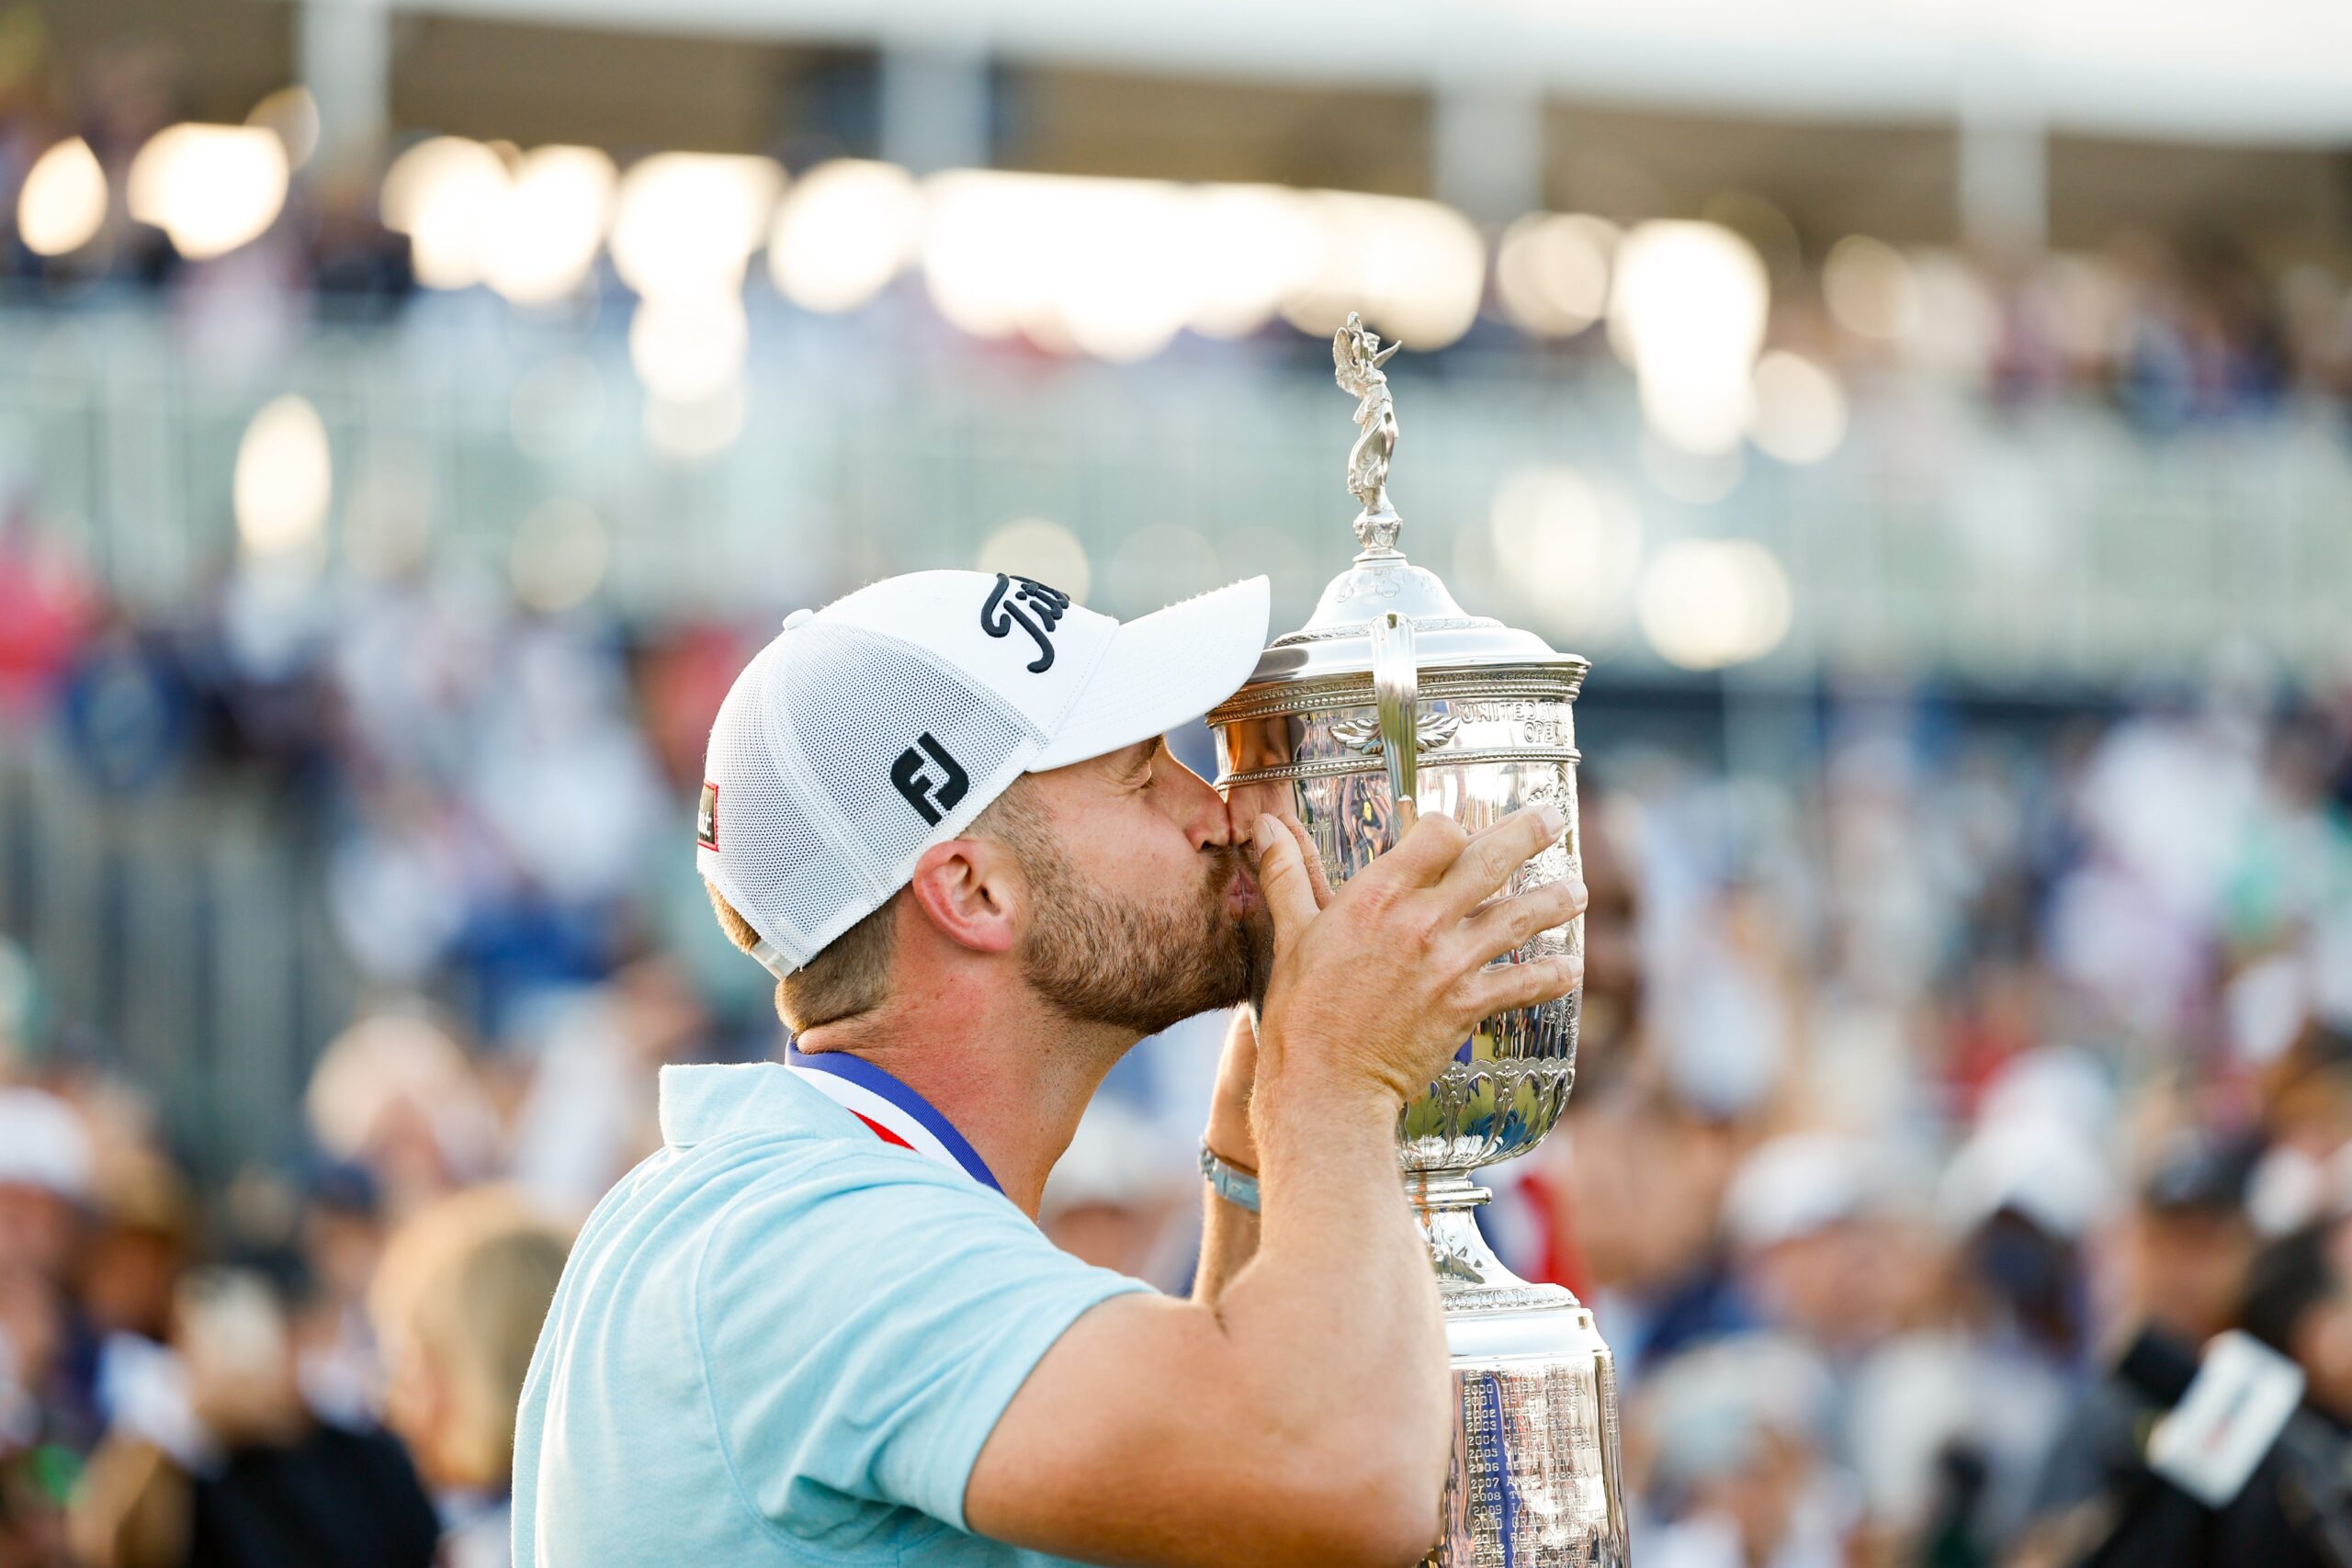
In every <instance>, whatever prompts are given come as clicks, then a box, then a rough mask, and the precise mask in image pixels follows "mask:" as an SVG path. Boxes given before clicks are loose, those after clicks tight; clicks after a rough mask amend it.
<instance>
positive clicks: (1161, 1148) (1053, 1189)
mask: <svg viewBox="0 0 2352 1568" xmlns="http://www.w3.org/2000/svg"><path fill="white" fill-rule="evenodd" d="M1192 1179H1193V1167H1192V1162H1191V1161H1190V1160H1189V1159H1187V1158H1186V1157H1185V1152H1184V1150H1183V1149H1182V1148H1180V1147H1178V1146H1176V1145H1175V1144H1174V1143H1173V1142H1172V1141H1171V1140H1170V1139H1169V1138H1168V1137H1167V1136H1166V1135H1165V1134H1162V1133H1161V1132H1160V1130H1159V1128H1158V1127H1157V1126H1155V1125H1153V1124H1152V1122H1150V1121H1149V1120H1148V1118H1146V1117H1145V1116H1144V1115H1143V1114H1142V1113H1141V1112H1139V1111H1135V1110H1134V1109H1132V1108H1130V1107H1129V1106H1127V1105H1125V1104H1123V1103H1121V1102H1120V1101H1118V1100H1113V1099H1109V1098H1107V1097H1104V1098H1098V1099H1097V1100H1095V1101H1094V1103H1093V1104H1091V1105H1090V1106H1088V1107H1087V1108H1086V1114H1085V1116H1084V1117H1083V1118H1081V1119H1080V1122H1079V1123H1078V1134H1077V1136H1075V1137H1073V1138H1071V1139H1070V1143H1069V1152H1068V1153H1066V1154H1064V1155H1063V1156H1062V1157H1061V1159H1060V1160H1059V1161H1058V1162H1057V1164H1056V1165H1055V1166H1054V1169H1053V1174H1052V1175H1051V1176H1049V1177H1047V1178H1046V1193H1045V1201H1044V1202H1043V1203H1042V1204H1041V1205H1040V1207H1041V1209H1042V1210H1043V1212H1045V1213H1059V1212H1062V1211H1066V1210H1069V1209H1076V1208H1080V1207H1084V1206H1086V1205H1088V1204H1094V1203H1105V1204H1110V1205H1113V1206H1114V1207H1118V1208H1128V1207H1132V1206H1135V1205H1138V1204H1148V1203H1155V1202H1157V1201H1159V1200H1160V1199H1162V1198H1165V1197H1168V1196H1169V1195H1170V1194H1171V1193H1174V1192H1181V1191H1184V1190H1187V1189H1188V1188H1189V1187H1190V1185H1191V1183H1192Z"/></svg>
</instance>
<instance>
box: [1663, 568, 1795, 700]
mask: <svg viewBox="0 0 2352 1568" xmlns="http://www.w3.org/2000/svg"><path fill="white" fill-rule="evenodd" d="M1791 613H1792V612H1791V599H1790V591H1789V578H1788V573H1787V572H1786V571H1784V570H1781V562H1780V559H1779V558H1777V557H1775V556H1774V555H1773V554H1772V552H1771V551H1770V550H1769V549H1767V548H1766V547H1764V546H1762V545H1759V544H1758V543H1756V542H1755V541H1754V540H1751V539H1680V540H1677V541H1676V542H1674V543H1673V544H1670V545H1668V546H1667V547H1665V548H1663V549H1661V550H1659V551H1658V552H1657V556H1656V557H1655V558H1653V559H1652V560H1651V562H1650V565H1649V570H1647V571H1646V572H1645V573H1644V575H1643V579H1642V589H1641V607H1640V614H1641V623H1642V635H1643V636H1645V637H1647V638H1648V639H1649V642H1650V646H1651V647H1652V648H1654V649H1657V654H1658V657H1659V658H1661V659H1663V660H1666V661H1667V662H1668V663H1669V664H1676V665H1679V666H1681V667H1682V668H1683V669H1685V670H1720V669H1724V668H1725V667H1726V666H1729V665H1733V664H1745V663H1747V661H1749V660H1755V659H1760V658H1762V657H1763V656H1764V655H1765V654H1767V653H1770V652H1771V651H1772V649H1775V648H1778V647H1779V646H1780V645H1781V639H1782V638H1784V637H1787V636H1788V634H1789V625H1790V619H1791Z"/></svg>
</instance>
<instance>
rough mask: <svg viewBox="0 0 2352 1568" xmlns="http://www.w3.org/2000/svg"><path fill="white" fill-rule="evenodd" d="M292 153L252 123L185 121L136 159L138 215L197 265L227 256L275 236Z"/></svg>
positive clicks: (133, 179)
mask: <svg viewBox="0 0 2352 1568" xmlns="http://www.w3.org/2000/svg"><path fill="white" fill-rule="evenodd" d="M287 175H288V168H287V163H286V148H285V146H284V144H283V143H281V142H280V141H278V140H277V136H276V135H275V134H274V133H273V132H270V131H267V130H258V129H256V128H254V127H253V126H245V125H198V124H196V123H194V122H192V121H191V122H184V123H182V124H179V125H175V126H170V127H167V128H165V129H164V130H159V131H157V132H156V133H155V134H154V136H153V137H152V138H150V139H149V141H147V144H146V145H145V146H143V147H141V148H140V149H139V154H138V156H137V157H135V158H133V159H132V160H131V161H130V183H129V186H128V188H127V189H126V191H125V196H126V198H127V202H128V205H129V207H130V216H131V217H133V218H135V219H137V220H139V221H140V222H141V223H152V224H153V225H154V226H155V227H156V228H158V229H161V230H163V231H164V233H165V234H167V235H169V236H170V238H171V242H172V246H173V248H174V249H175V250H176V251H178V252H179V253H180V254H182V255H184V256H186V257H187V258H188V259H189V260H190V261H205V260H209V259H210V258H212V257H214V256H220V255H226V254H228V253H229V252H231V251H233V250H235V249H237V248H238V247H239V246H241V245H246V244H250V243H253V242H254V241H255V240H257V239H259V238H261V236H262V235H263V234H264V233H266V232H267V231H268V229H269V226H270V225H271V224H272V223H275V222H276V221H277V214H278V212H279V211H280V210H281V209H283V208H284V207H285V205H286V182H287Z"/></svg>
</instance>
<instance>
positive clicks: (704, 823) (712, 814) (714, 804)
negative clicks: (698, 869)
mask: <svg viewBox="0 0 2352 1568" xmlns="http://www.w3.org/2000/svg"><path fill="white" fill-rule="evenodd" d="M695 843H697V844H700V845H701V846H702V847H703V848H704V849H707V850H714V851H715V850H717V849H718V785H717V784H712V783H710V782H709V781H708V780H707V779H706V780H705V781H703V786H702V801H701V803H700V804H699V805H697V806H696V807H695Z"/></svg>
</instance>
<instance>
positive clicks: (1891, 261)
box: [1821, 234, 1919, 338]
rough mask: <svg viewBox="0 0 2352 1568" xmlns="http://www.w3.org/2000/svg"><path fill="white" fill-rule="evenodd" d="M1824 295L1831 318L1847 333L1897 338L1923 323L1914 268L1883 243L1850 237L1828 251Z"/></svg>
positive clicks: (1824, 268) (1824, 275)
mask: <svg viewBox="0 0 2352 1568" xmlns="http://www.w3.org/2000/svg"><path fill="white" fill-rule="evenodd" d="M1821 295H1822V299H1824V300H1825V301H1826V303H1827V304H1828V306H1829V314H1830V315H1831V316H1832V317H1834V318H1835V319H1836V321H1837V322H1838V325H1839V326H1841V327H1844V328H1845V329H1846V330H1847V331H1848V332H1849V333H1860V335H1861V336H1863V337H1873V338H1899V337H1903V336H1905V335H1906V334H1908V333H1910V332H1911V331H1912V330H1913V329H1914V328H1915V327H1917V325H1918V323H1919V289H1918V284H1917V280H1916V279H1915V278H1914V277H1913V276H1912V273H1911V264H1910V263H1909V262H1908V261H1905V259H1904V256H1903V253H1902V252H1901V251H1898V250H1896V249H1895V248H1894V246H1893V245H1890V244H1888V243H1886V242H1885V241H1884V240H1874V239H1872V238H1871V237H1870V236H1869V235H1867V234H1849V235H1847V236H1846V237H1845V238H1844V239H1842V240H1840V241H1838V243H1836V244H1834V245H1832V246H1830V247H1829V254H1828V256H1827V258H1826V260H1824V261H1823V263H1822V266H1821Z"/></svg>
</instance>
